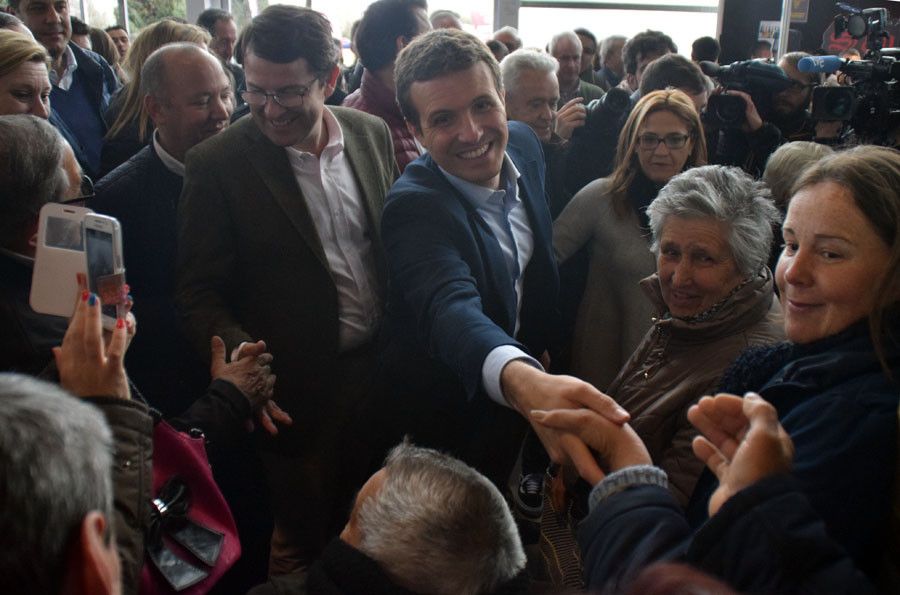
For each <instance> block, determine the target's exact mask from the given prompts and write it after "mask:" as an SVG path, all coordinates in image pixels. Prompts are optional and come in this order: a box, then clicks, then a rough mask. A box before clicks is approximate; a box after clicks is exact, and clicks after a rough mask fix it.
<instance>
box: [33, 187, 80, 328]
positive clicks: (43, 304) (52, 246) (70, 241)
mask: <svg viewBox="0 0 900 595" xmlns="http://www.w3.org/2000/svg"><path fill="white" fill-rule="evenodd" d="M91 213H93V211H91V210H90V209H86V208H84V207H75V206H70V205H62V204H59V203H47V204H45V205H44V206H43V207H42V208H41V212H40V215H39V217H38V236H37V249H36V253H35V259H34V269H33V273H32V277H31V294H30V296H29V303H30V304H31V308H32V310H34V311H35V312H39V313H41V314H52V315H54V316H65V317H67V318H68V317H71V316H72V314H73V313H74V312H75V300H76V299H77V297H76V296H77V294H78V280H77V278H78V275H79V274H82V275H83V274H85V271H86V264H85V258H84V218H85V216H86V215H89V214H91Z"/></svg>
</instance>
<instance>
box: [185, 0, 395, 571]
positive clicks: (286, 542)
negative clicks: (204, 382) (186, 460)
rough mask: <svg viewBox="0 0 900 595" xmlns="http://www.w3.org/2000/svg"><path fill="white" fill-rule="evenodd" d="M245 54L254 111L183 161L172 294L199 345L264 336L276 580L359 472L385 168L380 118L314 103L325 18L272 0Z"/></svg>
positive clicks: (302, 558) (315, 538) (328, 58)
mask: <svg viewBox="0 0 900 595" xmlns="http://www.w3.org/2000/svg"><path fill="white" fill-rule="evenodd" d="M241 47H242V49H243V56H242V57H243V64H244V72H245V75H246V81H247V90H246V91H245V92H244V93H243V98H244V100H245V101H246V102H247V104H248V105H249V106H250V113H251V117H249V118H242V119H241V120H239V121H238V122H236V123H235V124H234V125H232V126H231V127H229V128H228V130H226V131H225V132H224V133H222V134H220V135H218V136H216V137H214V138H211V139H209V140H208V141H207V142H205V143H203V144H201V145H200V146H198V147H196V148H194V149H193V150H192V151H191V152H189V154H188V156H187V160H186V162H185V177H184V191H183V193H182V196H181V201H180V203H179V222H178V241H179V243H178V265H177V272H178V287H177V302H178V307H179V310H180V313H181V321H182V323H183V325H184V328H185V330H186V332H187V334H188V337H189V339H190V340H191V341H192V342H193V343H194V345H195V347H196V348H197V349H198V350H200V351H201V352H202V350H203V349H205V347H206V346H207V345H208V344H209V340H210V336H211V335H213V334H217V335H219V336H221V337H223V338H224V339H225V342H226V344H227V346H228V349H229V350H234V353H235V354H239V353H241V352H242V349H243V348H244V346H245V345H246V344H248V343H251V342H253V341H256V340H264V341H265V342H266V345H267V346H268V349H269V351H270V352H271V353H272V354H273V355H274V357H275V362H274V367H273V370H274V372H275V373H276V374H277V376H278V381H277V383H276V385H275V398H276V399H278V401H279V405H281V406H282V407H283V408H284V411H286V412H287V413H289V414H290V416H291V417H292V418H293V421H294V423H293V425H291V426H289V427H288V426H282V427H280V428H279V430H278V434H277V435H276V436H274V437H270V436H260V440H259V441H258V445H259V449H258V450H259V454H260V456H261V458H262V461H263V464H264V467H265V471H266V474H267V476H268V483H269V487H270V491H271V495H272V504H273V513H274V516H275V531H274V534H273V538H272V560H271V564H270V572H271V573H272V574H283V573H287V572H290V571H292V570H294V569H296V568H298V567H300V566H302V565H304V564H306V563H308V562H310V561H311V560H313V559H315V558H316V557H317V556H318V554H319V553H320V551H321V549H322V548H323V547H324V545H325V544H326V543H327V541H328V539H329V538H330V537H332V536H334V535H336V534H337V533H338V532H339V531H340V528H341V526H342V524H343V522H344V520H345V518H344V516H345V514H346V511H347V507H348V506H349V503H350V500H351V498H352V495H353V492H354V490H355V489H356V488H357V487H359V485H361V484H362V482H363V481H364V480H365V478H366V476H367V475H368V469H367V467H368V463H369V461H368V460H367V459H366V456H367V455H368V454H369V453H368V450H367V449H365V448H361V447H360V446H359V444H358V442H359V441H362V440H364V439H365V438H366V436H365V435H364V431H366V430H368V431H372V430H373V428H371V427H368V428H364V429H363V430H364V431H363V432H357V431H354V429H351V428H350V421H351V420H354V419H356V418H357V417H360V418H364V417H365V416H364V415H363V414H362V413H361V412H362V411H364V409H365V408H366V406H367V404H368V403H369V401H370V400H371V399H372V398H373V396H374V395H375V393H376V392H377V389H376V383H375V380H374V378H375V350H374V339H375V335H376V332H377V331H378V328H379V323H380V320H381V314H382V301H383V293H384V288H385V284H386V275H385V267H384V259H383V253H382V246H381V242H380V235H379V221H380V217H381V208H382V203H383V200H384V195H385V193H386V192H387V190H388V188H389V187H390V185H391V184H392V183H393V180H394V178H395V177H396V175H397V168H396V164H395V162H394V151H393V146H392V143H391V137H390V132H389V131H388V128H387V126H386V125H385V124H384V122H383V121H382V120H380V119H378V118H375V117H374V116H370V115H369V114H365V113H363V112H360V111H357V110H352V109H348V108H340V107H334V108H331V107H329V108H326V107H325V99H326V98H327V97H328V96H329V95H331V93H332V91H333V90H334V86H335V81H336V80H337V77H338V75H339V73H340V71H339V68H338V65H337V64H336V62H335V53H334V46H333V42H332V31H331V25H330V23H329V22H328V20H327V19H326V18H325V17H324V16H323V15H321V14H319V13H317V12H315V11H312V10H310V9H306V8H299V7H292V6H284V5H273V6H270V7H268V8H267V9H265V10H264V11H262V12H261V13H260V14H259V15H258V16H257V17H256V18H254V19H253V21H252V22H251V23H250V24H249V25H248V26H247V27H246V28H245V29H244V31H243V32H242V34H241ZM269 412H270V413H272V414H273V415H279V414H283V413H284V412H282V411H280V410H278V411H275V410H270V411H269ZM262 423H263V425H267V426H268V425H270V424H271V421H270V420H264V421H263V422H262ZM272 427H274V426H272ZM373 454H374V453H373Z"/></svg>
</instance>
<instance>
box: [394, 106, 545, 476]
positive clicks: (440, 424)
mask: <svg viewBox="0 0 900 595" xmlns="http://www.w3.org/2000/svg"><path fill="white" fill-rule="evenodd" d="M506 151H507V154H508V155H509V157H510V158H511V159H512V161H513V163H514V164H515V166H516V168H517V169H518V170H519V172H520V174H521V177H520V178H519V196H520V198H521V200H522V202H523V204H524V206H525V209H526V211H527V213H528V219H529V223H530V226H531V231H532V234H533V236H534V252H533V254H532V257H531V260H530V262H529V264H528V267H527V268H526V270H525V277H524V284H523V299H522V309H521V312H520V323H521V324H520V329H519V333H518V336H517V337H514V336H513V334H514V329H515V323H516V295H515V287H514V284H513V279H512V278H511V277H510V275H509V272H508V270H507V267H506V264H505V261H504V259H503V254H502V252H501V249H500V244H499V242H498V241H497V239H496V237H495V236H494V235H493V233H492V232H491V230H490V228H489V226H488V224H487V223H486V222H485V221H484V219H483V218H482V217H481V215H479V214H478V212H477V211H476V209H475V207H474V206H473V205H472V204H471V203H470V202H469V201H468V200H467V199H466V198H464V197H463V196H462V195H461V194H460V193H459V192H458V191H457V190H456V189H455V188H454V187H453V185H452V184H451V183H450V182H449V181H448V180H447V178H446V177H445V176H444V174H443V173H442V172H441V171H440V169H439V168H438V165H437V164H436V163H435V162H434V160H433V159H432V157H431V155H430V154H426V155H423V156H422V157H420V158H419V159H417V160H416V161H414V162H413V163H411V164H410V165H409V166H407V168H406V170H405V171H404V173H403V175H402V176H401V177H400V179H399V180H397V182H396V183H395V184H394V186H393V187H392V188H391V191H390V193H389V194H388V197H387V199H386V202H385V209H384V214H383V217H382V226H381V228H382V238H383V241H384V245H385V249H386V251H387V254H388V267H389V273H390V286H389V297H388V304H387V312H386V321H385V328H384V339H385V347H384V352H383V358H384V364H385V370H386V371H387V374H388V378H389V382H390V383H391V385H392V388H393V389H394V394H403V395H406V396H407V397H409V399H410V400H411V402H409V403H404V402H403V400H402V399H401V400H400V402H397V403H395V406H396V407H407V408H415V407H416V406H420V405H422V403H423V402H425V401H427V402H430V404H431V405H433V406H435V407H436V408H437V410H433V409H432V410H429V411H427V412H419V413H418V414H415V415H413V416H412V417H414V418H416V419H414V420H412V421H411V423H410V425H409V427H407V428H405V429H406V430H408V431H411V432H412V433H413V434H414V437H416V438H417V439H419V441H420V442H422V443H426V444H428V443H431V444H433V445H436V446H443V447H447V448H450V450H452V451H454V452H455V453H456V454H457V455H458V456H461V457H462V458H464V459H466V460H468V461H470V462H474V463H475V464H476V467H478V466H479V465H478V464H477V460H478V458H479V457H478V456H475V453H474V452H471V453H470V454H472V456H469V455H467V454H466V452H467V451H471V450H472V449H474V450H476V451H480V450H481V449H482V448H486V447H487V445H488V444H489V443H491V442H492V441H493V440H494V438H496V437H497V435H498V434H500V433H502V430H501V429H499V428H497V427H494V428H493V429H492V428H491V426H496V425H497V424H501V425H503V426H504V428H508V427H510V425H511V424H512V425H515V424H516V422H514V421H512V418H510V419H507V421H505V422H499V421H497V420H496V419H495V416H496V415H500V416H501V417H503V418H505V419H506V418H508V417H509V415H508V414H510V413H511V412H510V411H508V410H506V411H502V412H501V411H499V410H500V409H505V408H501V407H500V406H498V405H496V404H494V403H493V402H491V401H490V400H489V398H488V397H487V395H486V394H485V393H484V391H483V388H482V382H481V370H482V364H483V362H484V360H485V357H486V356H487V355H488V353H489V352H490V351H491V350H493V349H494V348H495V347H498V346H500V345H516V346H518V347H519V348H521V349H523V350H524V351H526V352H528V353H530V354H531V355H533V356H534V357H536V358H537V357H540V355H541V353H543V351H544V350H545V349H546V348H547V345H548V340H549V339H548V337H549V335H550V331H551V329H553V328H554V325H555V323H556V319H557V297H558V288H559V276H558V273H557V269H556V261H555V258H554V256H553V250H552V244H551V223H550V213H549V211H548V209H547V202H546V199H545V195H544V159H543V154H542V151H541V145H540V142H539V141H538V139H537V137H536V136H535V134H534V132H532V131H531V129H530V128H529V127H528V126H526V125H524V124H521V123H519V122H510V123H509V142H508V144H507V148H506ZM400 403H403V404H402V405H401V404H400ZM514 417H516V416H515V415H513V418H514ZM482 426H483V427H482ZM518 429H519V430H521V427H519V428H518ZM416 430H418V431H416ZM438 434H443V435H444V438H445V439H446V441H442V440H437V443H436V444H435V442H434V439H435V438H436V436H437V435H438ZM419 437H421V438H419ZM479 437H483V438H484V443H481V442H480V438H479ZM464 443H465V444H464ZM476 443H478V444H479V446H474V445H475V444H476ZM498 458H502V457H498ZM513 458H514V457H513ZM481 469H482V471H485V468H484V467H481ZM488 474H490V473H489V472H488Z"/></svg>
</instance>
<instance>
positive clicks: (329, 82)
mask: <svg viewBox="0 0 900 595" xmlns="http://www.w3.org/2000/svg"><path fill="white" fill-rule="evenodd" d="M340 75H341V67H340V66H338V65H337V64H335V65H334V66H333V67H332V68H331V72H330V73H329V74H328V78H326V79H325V99H328V98H329V97H331V94H332V93H334V88H335V87H336V86H337V81H338V77H339V76H340Z"/></svg>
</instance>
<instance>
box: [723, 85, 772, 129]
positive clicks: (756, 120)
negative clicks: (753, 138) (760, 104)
mask: <svg viewBox="0 0 900 595" xmlns="http://www.w3.org/2000/svg"><path fill="white" fill-rule="evenodd" d="M723 93H725V94H727V95H734V96H736V97H740V98H741V99H743V100H744V103H745V104H746V110H745V111H744V125H743V126H741V130H743V131H744V132H756V131H757V130H759V129H760V128H762V125H763V121H762V118H761V117H760V115H759V112H758V111H756V105H755V104H754V103H753V99H752V98H751V97H750V95H748V94H747V93H744V92H743V91H735V90H733V89H728V90H727V91H723Z"/></svg>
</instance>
